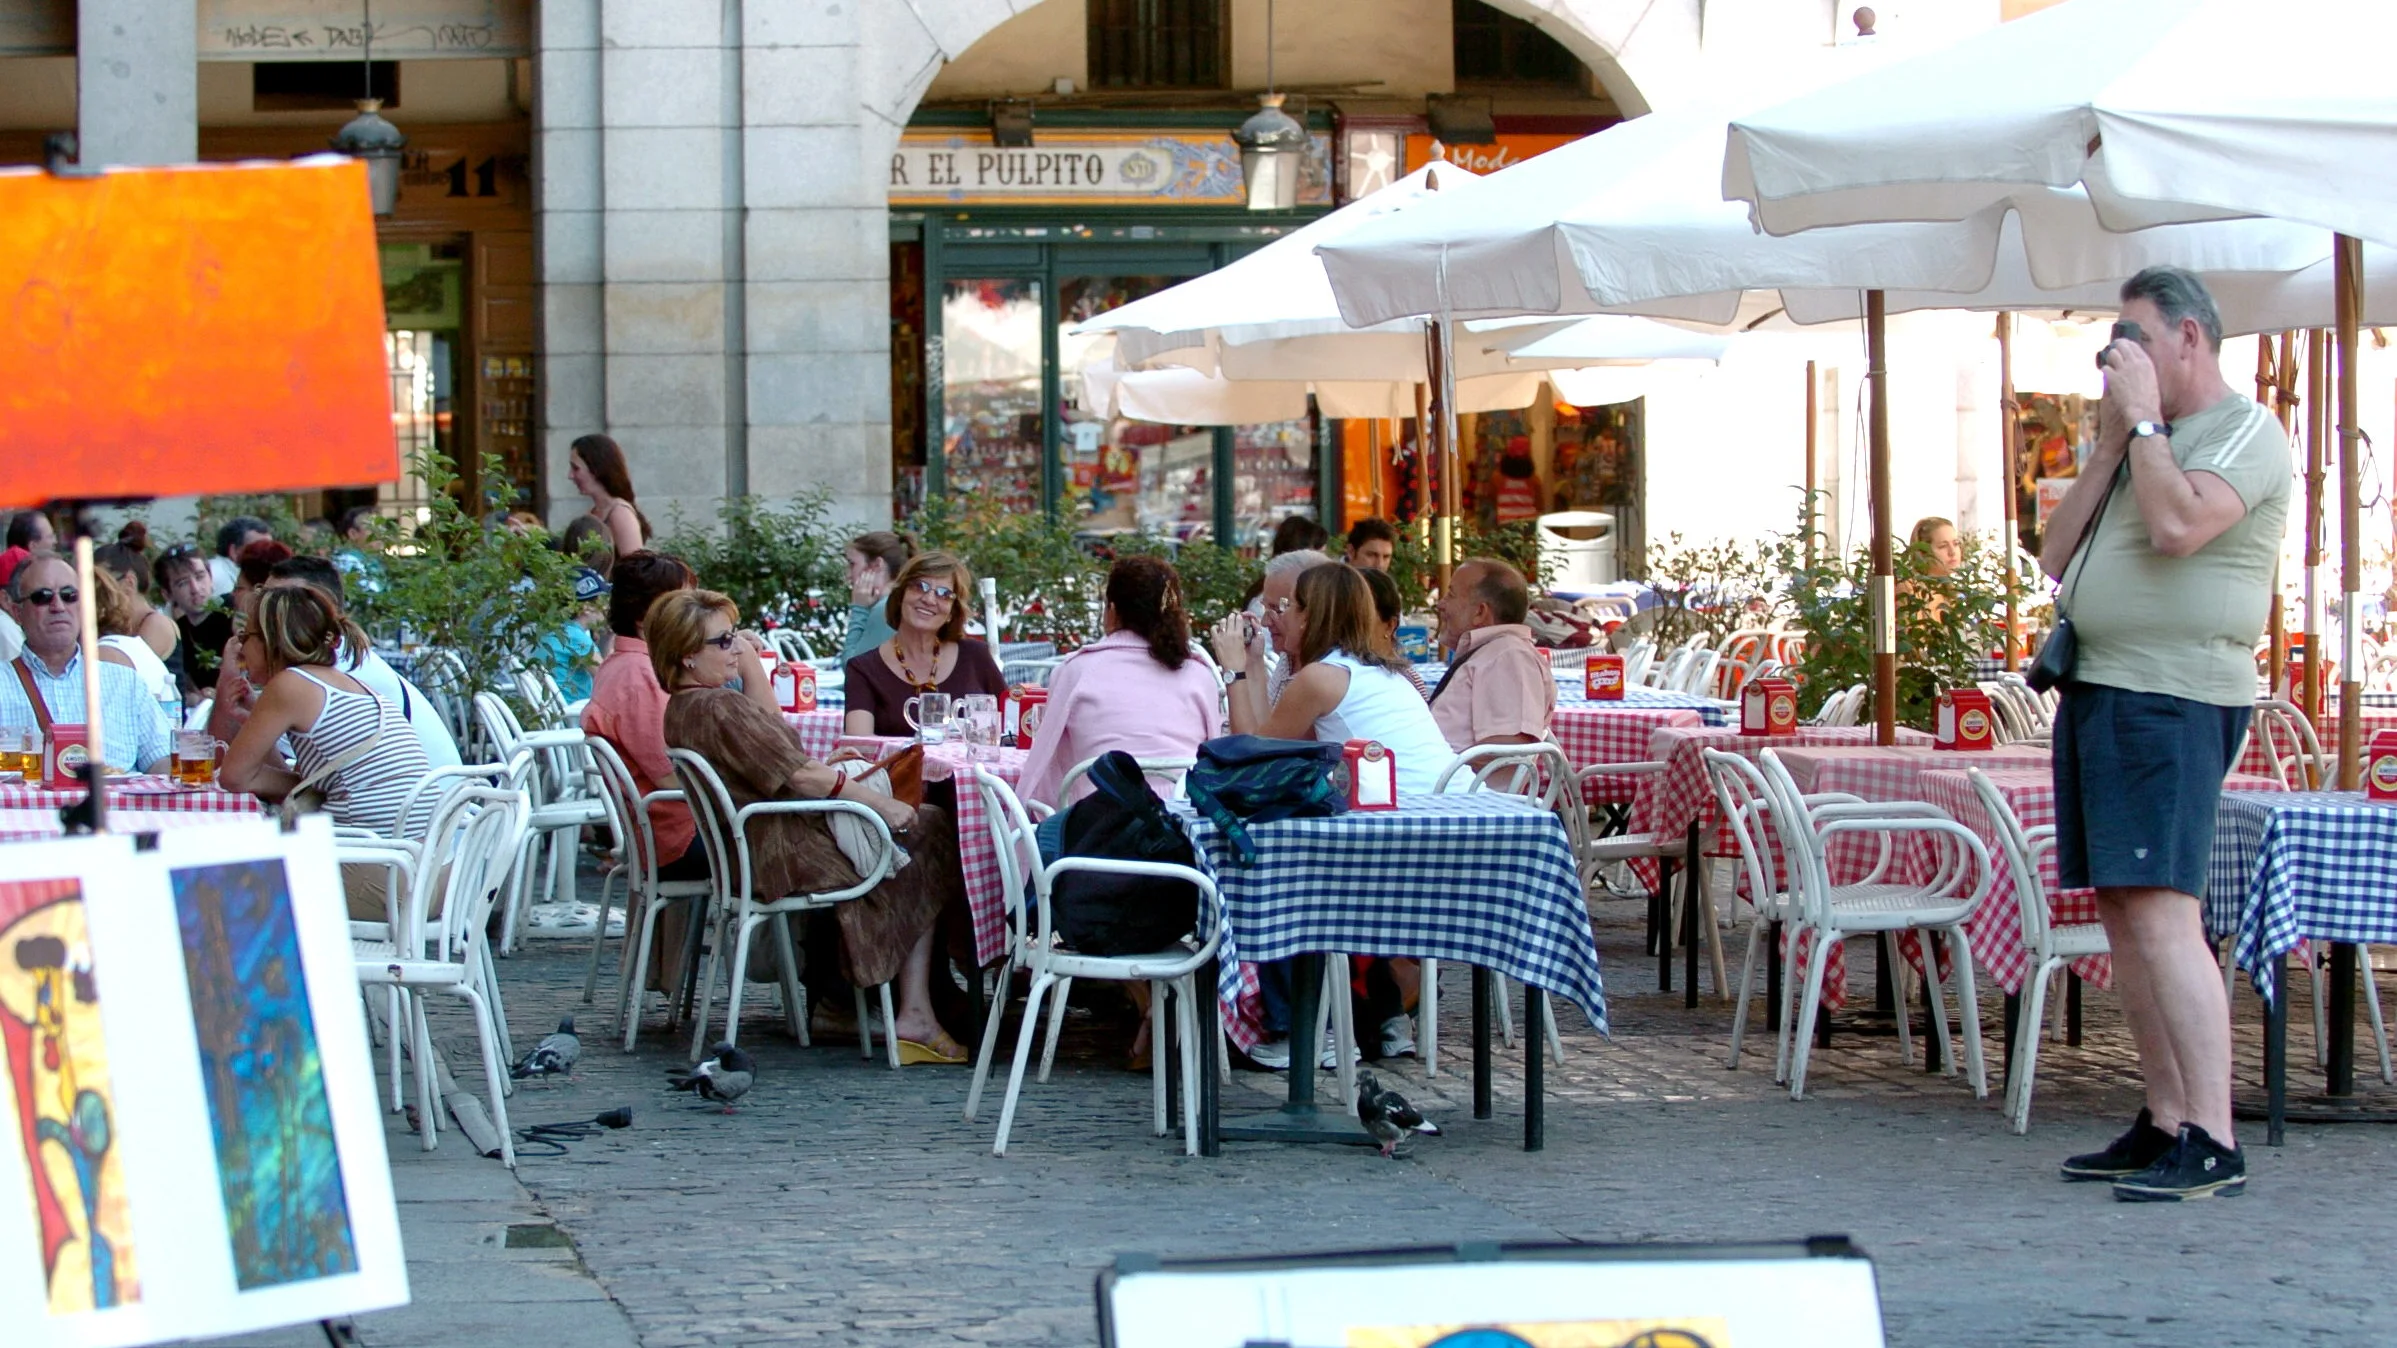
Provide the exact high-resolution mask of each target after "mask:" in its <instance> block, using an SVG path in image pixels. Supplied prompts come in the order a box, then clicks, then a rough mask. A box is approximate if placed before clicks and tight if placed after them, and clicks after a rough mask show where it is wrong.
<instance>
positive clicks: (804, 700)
mask: <svg viewBox="0 0 2397 1348" xmlns="http://www.w3.org/2000/svg"><path fill="white" fill-rule="evenodd" d="M774 701H775V703H776V704H777V705H778V706H780V707H781V708H782V709H783V710H784V711H814V710H815V709H816V667H815V666H814V665H810V664H804V663H801V662H799V661H796V660H794V661H791V662H790V663H788V664H783V665H777V666H776V667H775V669H774Z"/></svg>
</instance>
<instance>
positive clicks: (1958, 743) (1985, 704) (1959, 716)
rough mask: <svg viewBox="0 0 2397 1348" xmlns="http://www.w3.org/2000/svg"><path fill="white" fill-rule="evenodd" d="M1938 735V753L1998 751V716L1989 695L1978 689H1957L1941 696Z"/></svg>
mask: <svg viewBox="0 0 2397 1348" xmlns="http://www.w3.org/2000/svg"><path fill="white" fill-rule="evenodd" d="M1938 726H1939V728H1938V733H1937V735H1936V736H1935V737H1934V740H1933V743H1932V747H1933V748H1935V749H1967V750H1971V749H1995V748H1996V747H1997V716H1996V714H1995V713H1994V712H1993V711H1991V709H1990V706H1989V694H1987V693H1984V692H1982V691H1981V690H1980V689H1978V688H1956V689H1951V690H1949V691H1947V692H1943V693H1941V694H1940V695H1939V722H1938Z"/></svg>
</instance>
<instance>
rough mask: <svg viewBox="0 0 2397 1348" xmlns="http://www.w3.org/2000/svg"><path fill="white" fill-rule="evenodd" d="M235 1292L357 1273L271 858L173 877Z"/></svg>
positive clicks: (312, 1032)
mask: <svg viewBox="0 0 2397 1348" xmlns="http://www.w3.org/2000/svg"><path fill="white" fill-rule="evenodd" d="M172 879H173V888H174V893H175V915H176V921H177V924H178V925H179V927H180V928H181V931H182V937H183V962H184V969H185V972H186V973H187V975H188V978H189V982H190V986H191V1009H192V1027H193V1029H194V1030H195V1031H196V1032H197V1034H198V1037H199V1047H200V1076H201V1080H202V1082H203V1083H204V1084H205V1086H206V1087H207V1093H208V1112H209V1118H210V1125H211V1131H212V1133H213V1134H214V1139H215V1143H216V1164H217V1176H218V1180H219V1182H220V1184H221V1186H222V1191H223V1195H224V1203H225V1225H226V1229H227V1232H228V1233H229V1235H230V1236H231V1238H232V1243H233V1268H234V1276H235V1280H236V1281H237V1282H238V1283H239V1284H240V1286H241V1288H242V1290H244V1291H248V1290H250V1289H252V1288H257V1287H268V1286H276V1285H280V1284H284V1283H293V1282H301V1281H305V1280H307V1279H312V1278H322V1277H328V1276H331V1275H333V1274H337V1273H351V1272H355V1271H357V1268H358V1254H357V1248H356V1243H355V1240H354V1238H353V1235H352V1232H351V1229H350V1214H349V1204H348V1200H347V1197H346V1195H345V1193H344V1190H343V1188H342V1179H341V1157H340V1153H339V1150H338V1148H337V1147H336V1145H335V1142H334V1137H333V1121H332V1111H331V1107H330V1103H329V1100H328V1097H327V1094H326V1090H325V1079H324V1069H323V1062H322V1060H321V1059H320V1058H319V1056H318V1053H317V1040H316V1022H315V1018H314V1016H313V1015H312V1014H311V1013H310V1011H309V1007H308V983H307V976H306V974H305V972H304V971H303V969H302V967H301V961H300V949H299V936H298V932H297V930H296V929H295V928H294V926H293V923H292V910H291V890H290V887H289V884H288V882H287V879H286V875H285V871H284V864H283V861H282V859H281V858H279V857H277V858H270V859H266V860H257V861H238V862H231V863H226V864H222V865H211V866H197V867H191V868H188V869H181V870H176V871H174V872H172Z"/></svg>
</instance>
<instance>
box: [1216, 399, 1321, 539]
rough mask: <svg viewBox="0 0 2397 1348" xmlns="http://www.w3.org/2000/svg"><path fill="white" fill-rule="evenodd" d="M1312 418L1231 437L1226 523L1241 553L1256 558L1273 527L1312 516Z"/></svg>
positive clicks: (1253, 428) (1271, 424)
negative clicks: (1229, 514) (1229, 521)
mask: <svg viewBox="0 0 2397 1348" xmlns="http://www.w3.org/2000/svg"><path fill="white" fill-rule="evenodd" d="M1315 438H1316V437H1315V422H1314V420H1313V419H1312V418H1301V419H1299V420H1296V421H1272V422H1266V423H1264V424H1262V425H1254V426H1239V427H1235V428H1234V429H1233V435H1232V467H1233V472H1232V518H1233V520H1234V521H1235V522H1236V525H1237V527H1238V529H1239V534H1238V538H1237V543H1238V545H1239V546H1240V547H1241V548H1242V549H1243V550H1244V551H1256V552H1262V550H1263V549H1264V547H1265V545H1266V543H1267V542H1268V541H1270V540H1271V539H1272V537H1273V530H1274V526H1275V525H1277V524H1280V523H1281V522H1282V521H1283V519H1285V518H1287V517H1288V516H1291V515H1306V516H1309V517H1313V516H1314V515H1315V513H1316V512H1315V487H1316V481H1317V478H1316V473H1315Z"/></svg>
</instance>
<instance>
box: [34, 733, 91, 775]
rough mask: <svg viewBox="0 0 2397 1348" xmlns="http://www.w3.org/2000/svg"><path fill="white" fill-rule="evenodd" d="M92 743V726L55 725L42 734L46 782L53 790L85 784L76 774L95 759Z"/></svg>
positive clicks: (43, 773) (43, 765)
mask: <svg viewBox="0 0 2397 1348" xmlns="http://www.w3.org/2000/svg"><path fill="white" fill-rule="evenodd" d="M91 745H92V732H91V728H90V727H89V726H82V725H66V724H54V725H52V726H51V727H50V731H49V733H48V734H47V735H45V736H43V738H42V785H43V786H46V787H48V788H50V789H51V790H53V791H55V790H59V789H61V788H64V787H70V786H80V785H82V781H83V779H82V778H80V777H78V776H76V775H75V774H77V773H79V772H81V771H82V770H83V765H84V764H86V763H88V762H90V761H91Z"/></svg>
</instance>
